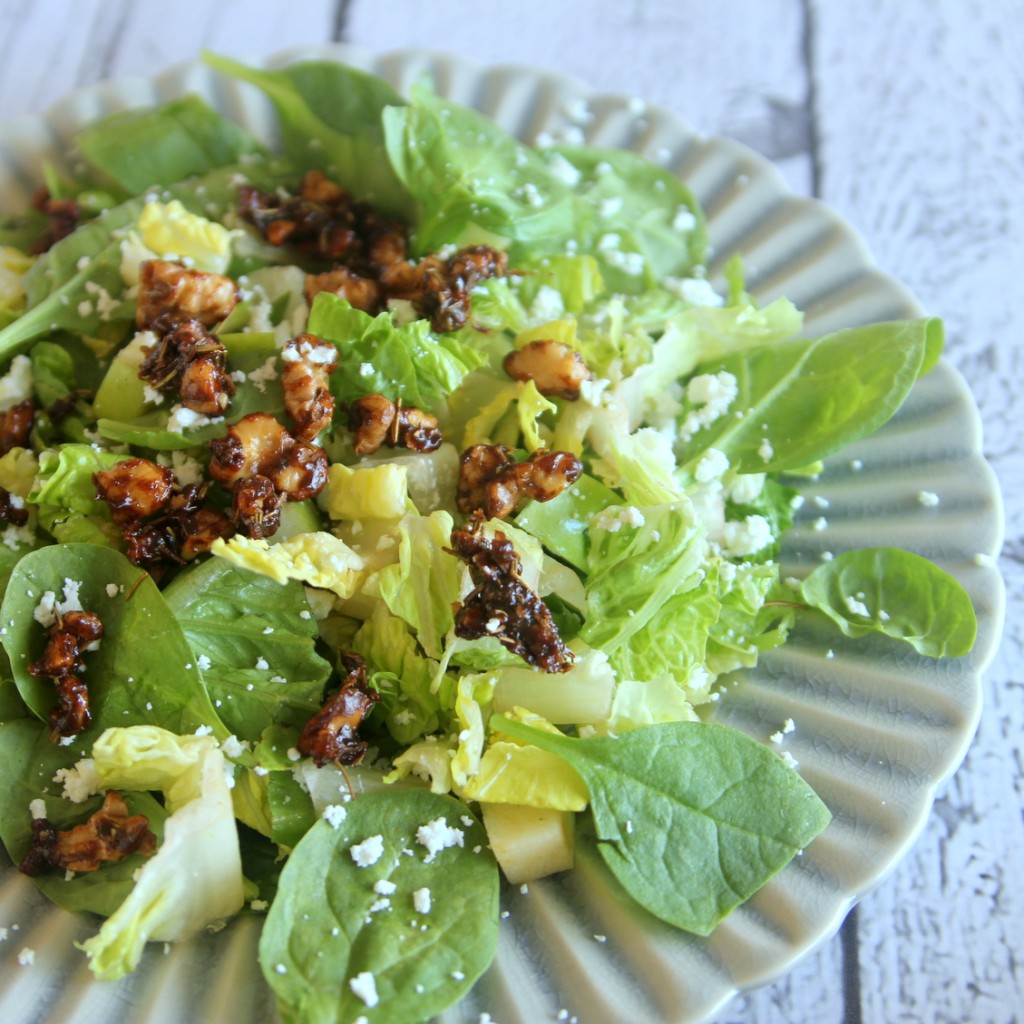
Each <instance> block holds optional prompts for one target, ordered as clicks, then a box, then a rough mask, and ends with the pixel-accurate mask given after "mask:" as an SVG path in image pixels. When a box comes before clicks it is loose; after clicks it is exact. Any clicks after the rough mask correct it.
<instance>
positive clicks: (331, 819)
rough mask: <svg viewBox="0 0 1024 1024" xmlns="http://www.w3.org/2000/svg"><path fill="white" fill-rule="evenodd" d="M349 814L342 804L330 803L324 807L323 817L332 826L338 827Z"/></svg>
mask: <svg viewBox="0 0 1024 1024" xmlns="http://www.w3.org/2000/svg"><path fill="white" fill-rule="evenodd" d="M347 815H348V811H346V810H345V808H344V807H342V806H341V804H328V805H327V806H326V807H325V808H324V812H323V814H322V815H321V817H322V818H323V819H324V821H326V822H327V823H328V824H329V825H330V826H331V828H338V827H339V826H340V825H341V823H342V822H343V821H344V820H345V818H346V816H347Z"/></svg>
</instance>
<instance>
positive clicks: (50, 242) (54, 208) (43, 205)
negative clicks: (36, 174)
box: [28, 185, 82, 256]
mask: <svg viewBox="0 0 1024 1024" xmlns="http://www.w3.org/2000/svg"><path fill="white" fill-rule="evenodd" d="M32 205H33V206H34V207H35V208H36V209H37V210H39V212H40V213H45V214H46V220H47V224H46V230H45V231H44V232H43V233H42V235H40V237H39V238H37V239H36V241H35V242H33V243H32V245H31V246H30V247H29V250H28V251H29V255H30V256H38V255H40V254H41V253H44V252H46V251H47V250H49V249H50V248H51V247H52V246H54V245H56V244H57V242H59V241H60V240H61V239H62V238H67V236H68V235H70V234H71V233H72V232H73V231H74V230H75V228H77V227H78V222H79V221H80V220H81V219H82V209H81V207H80V206H79V205H78V202H77V201H76V200H74V199H53V198H52V197H51V196H50V193H49V191H48V190H47V188H46V186H45V185H44V186H42V187H41V188H39V189H38V190H37V191H36V194H35V195H34V196H33V197H32Z"/></svg>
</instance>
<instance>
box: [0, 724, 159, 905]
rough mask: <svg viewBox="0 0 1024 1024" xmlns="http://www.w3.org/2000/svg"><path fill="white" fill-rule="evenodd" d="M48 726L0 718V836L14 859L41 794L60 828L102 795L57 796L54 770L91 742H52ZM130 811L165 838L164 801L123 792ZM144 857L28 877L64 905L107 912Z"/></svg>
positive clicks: (24, 846) (22, 849) (27, 839)
mask: <svg viewBox="0 0 1024 1024" xmlns="http://www.w3.org/2000/svg"><path fill="white" fill-rule="evenodd" d="M49 737H50V730H49V727H48V726H43V727H42V728H40V725H39V722H38V721H37V720H36V719H34V718H22V719H19V720H16V721H10V722H2V723H0V777H2V778H3V780H4V784H3V786H2V787H0V838H2V839H3V843H4V846H5V847H6V848H7V852H8V853H9V854H10V856H11V859H12V860H13V861H14V862H15V863H16V864H17V863H18V862H19V861H20V860H21V858H22V857H23V856H24V855H25V854H26V853H27V852H28V848H29V844H30V843H31V839H32V815H31V813H30V811H29V803H31V801H33V800H35V799H38V798H40V797H42V798H44V799H45V801H46V816H47V818H49V819H50V821H52V822H53V824H54V825H56V826H57V828H59V829H66V828H71V827H72V826H73V825H77V824H80V823H81V822H83V821H85V820H86V819H87V818H88V817H89V815H90V814H92V813H93V811H95V810H97V809H98V808H99V806H100V804H101V803H102V802H103V797H102V795H100V796H95V797H90V798H89V799H88V800H86V801H85V802H83V803H72V802H71V801H70V800H67V799H65V798H64V797H62V796H61V795H59V791H60V785H59V784H55V783H54V774H55V773H56V772H57V770H58V769H60V768H70V767H71V766H72V765H73V764H74V763H75V762H76V761H77V760H78V759H79V758H81V757H85V756H86V754H87V752H88V750H89V749H90V747H91V745H92V744H91V741H89V742H83V743H81V744H79V743H78V742H76V743H74V744H73V745H72V746H71V747H65V746H61V745H59V744H54V743H51V742H50V738H49ZM123 796H124V798H125V802H126V803H127V804H128V810H129V812H130V813H131V814H145V815H146V817H147V818H148V819H149V827H150V828H151V829H152V830H153V832H154V833H155V834H156V836H157V839H158V841H159V840H161V839H162V838H163V823H164V821H165V819H166V817H167V815H166V812H165V811H164V808H163V806H162V805H161V804H160V803H159V802H158V801H156V800H155V799H154V798H153V797H151V796H150V795H149V794H148V793H124V794H123ZM144 860H145V858H143V857H142V856H141V855H138V854H134V855H132V856H131V857H126V858H125V859H124V860H122V861H118V862H117V863H114V864H104V865H103V869H102V870H101V871H94V872H90V873H86V874H79V875H75V876H74V878H71V879H69V880H66V879H65V877H64V873H63V872H61V873H60V874H54V875H40V876H39V877H37V878H33V879H32V881H33V882H34V883H35V884H36V886H37V887H38V888H39V889H41V890H42V892H44V893H45V894H46V896H47V897H49V898H50V899H51V900H53V902H54V903H56V904H58V906H61V907H64V908H65V909H66V910H73V911H83V910H88V911H92V912H93V913H96V914H105V915H108V914H111V913H113V912H114V910H116V909H117V907H119V906H120V905H121V903H123V902H124V900H125V898H126V897H127V896H128V893H129V892H131V890H132V887H133V886H134V884H135V881H134V879H133V877H132V876H133V875H134V874H135V872H136V871H138V869H139V867H140V866H141V865H142V864H143V863H144Z"/></svg>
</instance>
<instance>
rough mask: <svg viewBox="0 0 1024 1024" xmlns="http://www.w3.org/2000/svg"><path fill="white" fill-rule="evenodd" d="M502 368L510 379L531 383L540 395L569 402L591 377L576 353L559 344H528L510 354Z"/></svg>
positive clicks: (534, 342) (577, 395) (581, 358)
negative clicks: (565, 399)
mask: <svg viewBox="0 0 1024 1024" xmlns="http://www.w3.org/2000/svg"><path fill="white" fill-rule="evenodd" d="M502 365H503V366H504V367H505V372H506V373H507V374H508V375H509V376H510V377H511V378H512V379H513V380H532V381H533V383H534V384H535V385H536V386H537V390H538V391H539V392H540V393H541V394H542V395H548V396H550V397H552V398H567V399H569V401H572V402H574V401H576V399H577V398H579V397H580V385H581V384H582V383H583V382H584V381H585V380H590V379H591V377H592V376H593V375H592V374H591V372H590V370H588V369H587V364H586V363H584V362H583V357H582V356H581V355H580V354H579V352H577V351H576V350H575V349H573V348H570V347H569V346H568V345H564V344H562V342H560V341H531V342H529V343H528V344H526V345H524V346H523V347H522V348H521V349H517V350H516V351H515V352H509V354H508V355H507V356H505V360H504V362H503V363H502Z"/></svg>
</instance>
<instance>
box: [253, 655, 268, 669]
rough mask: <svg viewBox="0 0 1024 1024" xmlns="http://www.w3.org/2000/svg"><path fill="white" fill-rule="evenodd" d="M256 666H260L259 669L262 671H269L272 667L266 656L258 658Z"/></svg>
mask: <svg viewBox="0 0 1024 1024" xmlns="http://www.w3.org/2000/svg"><path fill="white" fill-rule="evenodd" d="M256 667H257V668H258V669H259V670H260V671H261V672H266V671H267V669H268V668H270V662H269V661H267V659H266V658H262V657H260V658H257V659H256Z"/></svg>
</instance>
